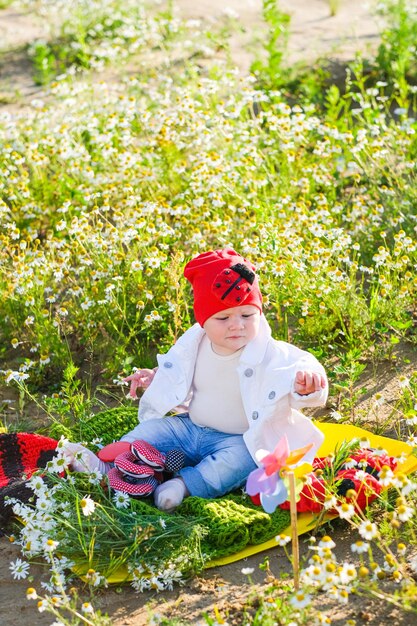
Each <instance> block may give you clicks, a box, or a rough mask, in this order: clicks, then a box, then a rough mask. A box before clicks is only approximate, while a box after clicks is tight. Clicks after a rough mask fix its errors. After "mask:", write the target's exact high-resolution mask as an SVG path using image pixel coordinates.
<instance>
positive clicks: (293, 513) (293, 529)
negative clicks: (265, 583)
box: [287, 472, 300, 590]
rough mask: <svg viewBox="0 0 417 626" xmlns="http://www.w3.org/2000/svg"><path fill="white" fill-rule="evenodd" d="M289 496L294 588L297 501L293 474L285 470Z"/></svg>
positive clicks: (297, 566)
mask: <svg viewBox="0 0 417 626" xmlns="http://www.w3.org/2000/svg"><path fill="white" fill-rule="evenodd" d="M287 478H288V483H289V496H290V514H291V535H292V569H293V572H294V589H296V590H297V589H298V587H299V579H300V559H299V546H298V532H297V501H296V495H295V474H294V472H287Z"/></svg>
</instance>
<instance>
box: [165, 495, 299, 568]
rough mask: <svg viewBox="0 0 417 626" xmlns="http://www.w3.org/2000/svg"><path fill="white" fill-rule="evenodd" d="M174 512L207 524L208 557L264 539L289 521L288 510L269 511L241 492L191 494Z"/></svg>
mask: <svg viewBox="0 0 417 626" xmlns="http://www.w3.org/2000/svg"><path fill="white" fill-rule="evenodd" d="M174 514H177V515H183V516H192V517H194V518H195V519H196V521H197V520H199V521H200V523H201V525H202V526H204V527H206V528H207V530H208V533H207V535H206V536H205V537H204V538H203V540H202V551H203V552H204V553H205V554H206V555H208V556H209V558H210V560H212V559H216V558H220V557H224V556H228V555H230V554H236V552H239V551H240V550H243V548H245V547H246V546H249V545H258V544H260V543H264V542H265V541H268V539H272V538H273V537H275V536H277V535H279V534H280V533H281V532H282V531H283V530H284V529H285V528H287V527H288V526H289V524H290V514H289V511H284V510H282V509H277V510H276V511H275V512H274V513H273V514H272V515H268V513H265V512H264V511H263V509H262V508H261V507H257V506H255V505H254V504H252V502H251V500H250V498H248V497H247V496H245V495H240V494H230V495H228V496H225V497H223V498H216V499H215V500H205V499H204V498H197V497H195V496H192V497H189V498H186V499H185V500H184V502H183V503H182V504H181V505H180V506H179V507H178V508H177V510H176V512H175V513H174Z"/></svg>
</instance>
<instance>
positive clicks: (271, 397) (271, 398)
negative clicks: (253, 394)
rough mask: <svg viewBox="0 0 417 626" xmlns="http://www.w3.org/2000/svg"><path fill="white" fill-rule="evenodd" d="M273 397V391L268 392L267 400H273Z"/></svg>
mask: <svg viewBox="0 0 417 626" xmlns="http://www.w3.org/2000/svg"><path fill="white" fill-rule="evenodd" d="M275 395H276V394H275V391H270V392H269V394H268V398H269V399H270V400H273V399H274V398H275Z"/></svg>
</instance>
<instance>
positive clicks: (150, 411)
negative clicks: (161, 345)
mask: <svg viewBox="0 0 417 626" xmlns="http://www.w3.org/2000/svg"><path fill="white" fill-rule="evenodd" d="M204 334H205V331H204V330H203V329H202V328H201V326H200V325H199V324H194V326H192V327H191V328H190V329H189V330H187V331H186V332H185V333H184V334H183V335H182V336H181V337H180V338H179V339H178V341H177V342H176V343H175V345H173V346H172V348H171V349H170V350H169V351H168V352H167V353H166V354H163V355H158V357H157V358H158V366H159V367H158V370H157V372H156V374H155V377H154V379H153V381H152V383H151V384H150V386H149V387H148V388H147V389H146V390H145V392H144V393H143V395H142V398H141V400H140V403H139V415H138V417H139V421H140V422H141V421H144V420H148V419H152V418H161V417H163V416H164V415H166V414H167V413H169V412H170V411H172V410H173V409H175V407H178V406H179V405H184V404H187V402H189V400H190V393H191V386H192V381H193V376H194V368H195V362H196V358H197V352H198V346H199V344H200V341H201V339H202V337H203V336H204ZM300 370H311V371H314V372H319V373H320V374H322V375H324V376H325V372H324V369H323V367H322V365H320V363H319V362H318V361H317V359H316V358H315V357H314V356H313V355H312V354H310V353H309V352H305V351H304V350H300V349H299V348H296V347H295V346H292V345H291V344H289V343H286V342H284V341H276V340H275V339H273V338H272V337H271V329H270V327H269V324H268V322H267V321H266V319H265V316H264V315H262V316H261V322H260V328H259V332H258V334H257V336H256V337H255V338H254V339H253V340H252V341H250V342H249V343H248V344H247V345H246V347H245V348H244V350H243V351H242V354H241V357H240V360H239V365H238V373H239V381H240V390H241V393H242V400H243V406H244V408H245V413H246V417H247V420H248V424H249V428H248V430H247V431H246V432H245V433H244V435H243V438H244V441H245V443H246V446H247V448H248V450H249V452H250V454H251V455H252V457H253V459H254V460H255V462H257V460H256V457H255V453H256V451H257V450H259V449H263V450H269V451H272V450H273V449H274V448H275V446H276V444H277V443H278V441H279V439H280V438H281V437H282V436H283V435H284V434H285V435H287V438H288V442H289V446H290V449H291V450H294V449H296V448H300V447H302V446H304V445H307V444H309V443H312V444H313V447H312V449H311V450H310V452H309V453H308V454H307V455H306V456H305V457H304V459H303V461H308V462H311V461H312V460H313V458H314V456H315V453H316V451H317V449H318V448H319V446H320V445H321V443H322V441H323V435H322V433H321V432H320V431H319V430H318V428H316V426H314V424H313V423H312V422H311V420H310V419H309V418H307V417H306V416H305V415H303V414H302V413H300V411H298V410H297V409H299V408H302V407H307V406H321V405H323V404H325V402H326V399H327V386H326V388H325V389H322V390H321V391H317V392H315V393H312V394H309V395H307V396H302V395H300V394H298V393H296V392H295V391H294V380H295V374H296V372H298V371H300Z"/></svg>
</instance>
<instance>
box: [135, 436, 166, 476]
mask: <svg viewBox="0 0 417 626" xmlns="http://www.w3.org/2000/svg"><path fill="white" fill-rule="evenodd" d="M130 450H131V452H132V454H134V455H135V457H136V458H137V459H139V461H142V463H147V464H148V465H150V466H151V467H153V468H154V469H156V470H162V469H164V467H165V460H166V457H165V454H162V452H159V450H157V449H156V448H154V447H153V446H151V444H150V443H147V442H146V441H143V439H138V440H137V441H134V442H133V443H132V444H131V446H130Z"/></svg>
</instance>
